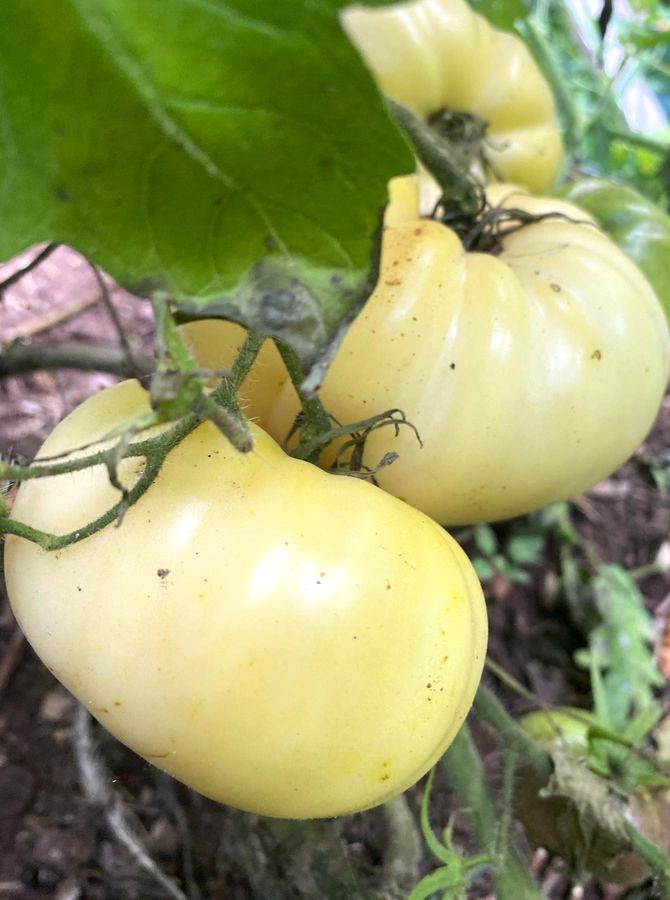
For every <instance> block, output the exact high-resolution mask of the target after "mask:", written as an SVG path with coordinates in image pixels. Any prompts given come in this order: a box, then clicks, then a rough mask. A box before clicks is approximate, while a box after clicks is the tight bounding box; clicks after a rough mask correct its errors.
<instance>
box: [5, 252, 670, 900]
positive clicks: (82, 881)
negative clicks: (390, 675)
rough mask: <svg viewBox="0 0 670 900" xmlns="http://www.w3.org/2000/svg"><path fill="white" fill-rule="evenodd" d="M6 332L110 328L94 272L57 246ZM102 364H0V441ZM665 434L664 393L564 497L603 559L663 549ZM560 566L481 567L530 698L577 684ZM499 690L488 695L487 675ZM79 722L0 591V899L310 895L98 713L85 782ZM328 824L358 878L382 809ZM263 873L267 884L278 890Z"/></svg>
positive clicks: (57, 413) (281, 852)
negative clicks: (648, 419)
mask: <svg viewBox="0 0 670 900" xmlns="http://www.w3.org/2000/svg"><path fill="white" fill-rule="evenodd" d="M29 258H30V254H26V255H24V257H23V258H22V259H21V260H18V261H12V262H11V263H8V264H7V265H5V266H4V267H0V281H1V280H2V279H3V278H5V277H7V275H8V274H10V272H11V271H13V270H14V269H15V268H16V267H17V265H19V264H21V263H23V264H25V262H26V261H27V260H28V259H29ZM112 298H113V301H114V303H115V306H116V308H117V310H118V313H119V316H120V318H121V321H122V322H123V325H124V328H125V329H126V331H127V333H128V334H129V335H130V336H131V339H132V341H133V342H134V344H135V346H137V347H138V349H139V348H143V349H145V350H150V347H151V331H152V325H151V315H150V310H149V308H148V304H146V302H144V301H141V300H138V299H137V298H134V297H132V296H130V295H128V294H126V293H124V292H122V291H120V290H117V289H113V290H112ZM16 337H26V338H27V339H29V340H31V341H32V342H34V343H35V342H39V341H45V340H48V341H54V340H57V339H61V338H68V339H86V340H89V341H90V340H95V341H101V342H107V343H110V342H114V341H115V340H116V332H115V328H114V325H113V323H112V321H111V319H110V317H109V314H108V312H107V310H106V309H105V307H104V305H102V304H101V303H100V302H99V287H98V285H97V283H96V281H95V279H94V277H93V275H92V272H91V270H90V268H89V267H88V264H87V263H86V262H85V261H84V260H82V259H81V258H80V257H79V256H78V255H77V254H75V253H74V252H73V251H70V250H66V249H64V248H60V249H58V250H57V251H56V252H55V253H54V254H53V255H52V256H51V257H49V258H48V259H47V260H46V261H45V262H43V263H42V264H41V265H40V266H39V267H38V268H36V269H35V270H34V271H32V272H31V273H30V274H28V275H26V276H25V277H24V278H23V279H21V281H19V282H18V283H17V284H15V285H14V286H12V288H11V289H9V290H8V291H6V292H5V296H4V300H1V299H0V344H2V343H5V342H7V341H8V340H10V339H12V338H16ZM112 380H114V379H112V378H111V377H109V376H106V375H99V374H92V373H83V372H74V371H58V372H55V371H53V372H40V373H35V374H31V375H28V376H25V377H20V378H18V377H13V378H7V379H4V380H0V453H2V454H3V455H5V456H6V455H8V454H10V455H11V456H12V457H14V458H19V459H20V458H30V457H31V456H32V455H33V454H34V452H35V451H36V450H37V448H38V447H39V444H40V442H41V441H42V439H43V438H44V436H45V435H46V434H47V433H48V432H49V430H50V429H51V428H52V427H53V426H54V425H55V424H56V422H58V421H59V420H60V419H61V418H62V417H63V415H65V414H66V413H67V412H68V411H69V410H70V409H71V408H72V407H74V406H75V405H76V404H77V403H79V402H80V401H81V400H82V399H83V398H84V397H86V396H87V395H89V394H91V393H93V392H95V391H97V390H99V389H100V388H101V387H102V386H104V385H105V384H108V383H110V382H111V381H112ZM669 448H670V398H668V397H666V401H665V403H664V405H663V408H662V410H661V413H660V416H659V420H658V422H657V425H656V427H655V429H654V431H653V432H652V434H651V435H650V436H649V438H648V440H647V441H646V442H645V444H644V446H643V447H642V448H641V449H640V451H639V452H638V453H637V454H636V456H635V457H634V459H632V460H631V461H630V462H628V463H627V464H626V465H625V466H624V467H623V469H622V470H621V471H620V472H618V473H616V474H615V475H614V476H612V478H610V479H608V480H607V481H606V482H604V483H602V484H600V485H598V486H597V487H596V488H595V489H594V490H593V491H591V492H589V493H588V494H587V495H585V496H583V497H581V498H578V499H577V501H576V505H575V512H574V516H575V521H576V522H577V524H578V527H579V529H580V530H581V532H582V533H583V535H584V536H585V537H586V538H587V539H588V540H589V541H590V542H592V544H593V546H594V547H595V548H596V550H597V552H598V553H599V554H600V556H601V557H602V558H603V559H606V560H608V561H612V562H618V563H621V564H622V565H624V566H625V567H627V568H629V569H639V568H640V567H646V566H647V565H648V564H649V563H651V562H653V561H654V560H657V559H659V558H660V559H661V560H662V559H667V556H668V553H669V552H670V544H669V543H668V541H669V536H670V479H669V480H668V483H667V485H666V487H665V492H664V491H662V490H659V487H658V485H657V484H656V483H655V482H654V480H653V478H652V474H651V473H652V469H653V468H654V467H656V469H657V471H661V472H662V471H663V466H664V465H665V466H666V467H668V466H670V451H669ZM514 527H515V523H509V524H504V525H502V526H498V527H496V532H497V534H498V536H499V538H500V539H501V540H504V539H505V535H506V534H508V533H510V529H513V528H514ZM468 549H471V548H468ZM558 571H559V569H558V560H557V555H556V552H555V548H552V546H551V545H550V546H549V548H548V551H547V552H546V553H545V554H544V555H543V557H542V561H541V563H540V564H538V565H535V566H533V567H531V569H530V574H531V580H530V582H529V583H528V584H525V585H522V586H520V585H518V584H515V583H513V582H512V581H510V580H508V579H507V578H506V577H503V576H502V575H498V576H496V577H494V578H493V579H492V580H491V581H489V582H488V583H487V599H488V603H489V613H490V622H491V642H490V655H491V657H492V658H493V659H494V660H496V661H497V662H498V663H499V664H500V665H502V666H503V667H504V668H506V669H507V670H508V672H509V673H511V674H512V675H514V676H515V677H516V678H517V679H518V680H519V681H521V682H522V684H524V685H525V686H526V687H527V688H528V689H529V690H531V691H533V692H535V693H536V694H537V695H539V696H540V697H541V698H542V699H543V700H545V701H548V702H551V703H569V704H586V703H588V693H587V692H588V683H587V680H586V678H585V676H584V673H583V672H580V671H579V670H578V669H576V668H575V666H574V664H573V653H574V651H575V650H576V649H578V648H579V647H581V646H583V644H584V639H583V636H582V635H581V634H580V633H579V632H578V631H577V630H576V629H575V627H574V626H573V625H571V624H570V621H569V619H568V617H567V615H566V611H565V609H564V607H563V605H562V604H561V603H560V602H558V601H556V599H555V597H556V591H555V586H556V584H557V580H558V578H559V575H558ZM639 584H640V587H641V589H642V591H643V593H644V596H645V600H646V602H647V604H648V607H649V609H650V610H652V611H654V613H655V621H656V628H657V633H656V639H657V647H656V652H657V657H658V661H659V665H660V666H661V667H662V669H663V671H664V674H666V675H667V674H668V671H669V670H670V652H669V651H668V650H667V649H665V647H666V642H667V618H668V614H669V613H670V580H669V578H668V575H667V574H662V573H661V574H659V573H658V572H657V571H651V572H649V574H647V575H646V576H645V577H640V580H639ZM0 590H1V589H0ZM498 690H499V691H500V692H501V694H503V689H502V687H501V686H498ZM504 697H505V700H506V702H507V703H508V706H509V707H510V708H511V709H512V710H513V711H514V712H520V711H524V710H525V709H527V708H529V704H528V703H527V702H526V701H524V700H519V699H518V697H515V696H514V695H512V694H509V693H504ZM85 724H86V723H85V721H83V720H82V717H81V715H80V714H79V713H78V706H77V703H76V701H75V700H74V699H73V698H72V697H71V696H70V695H69V694H68V693H67V691H65V689H64V688H62V687H61V686H60V685H59V684H58V683H57V682H56V681H55V680H54V678H53V677H52V676H51V675H50V674H49V672H48V671H47V670H46V669H45V668H44V666H42V665H41V663H40V662H39V661H38V660H37V659H36V657H35V656H34V654H33V653H32V651H31V649H30V647H29V646H28V645H27V644H26V642H25V641H24V640H23V638H22V636H21V634H20V632H19V631H18V629H17V627H16V625H15V623H14V621H13V618H12V615H11V612H10V609H9V606H8V604H7V601H6V598H5V597H4V595H0V900H3V898H11V900H44V898H54V900H79V898H84V900H118V898H128V900H134V898H138V900H150V898H157V900H158V898H164V897H171V896H180V894H179V893H176V892H175V890H176V891H180V892H181V896H185V897H188V898H190V900H197V898H203V900H282V898H283V897H286V898H302V897H315V898H319V897H320V896H321V894H319V889H318V887H314V886H310V884H309V883H308V882H309V878H308V877H307V876H306V875H305V873H304V872H302V871H301V868H300V867H301V863H300V860H299V859H297V858H296V857H295V855H294V856H293V857H291V855H290V850H287V845H286V843H285V842H284V844H282V839H281V836H279V837H278V836H277V834H273V835H272V836H271V837H270V836H268V832H267V831H263V827H262V826H261V823H259V821H258V820H257V819H256V818H255V817H253V816H247V815H245V814H241V813H237V812H235V811H231V810H228V809H226V808H225V807H222V806H220V805H217V804H215V803H212V802H210V801H207V800H204V799H203V798H201V797H199V796H198V795H197V794H195V793H194V792H192V791H189V790H187V789H186V788H183V787H182V786H181V785H175V784H174V783H173V782H171V781H170V780H169V779H168V778H167V777H165V776H161V775H160V774H159V773H157V771H156V770H154V769H153V768H151V767H150V766H148V765H147V764H146V763H144V762H143V761H142V760H140V759H139V758H138V757H136V756H135V755H134V754H132V753H131V752H130V751H128V750H126V749H125V748H124V747H123V746H121V745H120V744H118V743H117V742H116V741H114V740H113V739H112V738H110V737H108V736H106V735H105V733H104V732H102V730H101V729H99V728H97V726H95V728H93V730H92V735H93V740H94V744H95V748H94V751H93V755H92V759H93V762H94V764H96V765H97V767H98V768H97V769H96V771H97V776H98V777H99V779H100V782H101V785H100V784H99V785H98V793H97V794H96V792H95V789H94V788H93V787H92V786H91V784H90V783H87V782H86V780H85V779H84V778H83V777H82V774H81V766H82V764H85V762H86V759H85V757H86V753H87V750H86V747H87V744H86V737H87V735H88V732H82V727H83V726H84V725H85ZM88 728H89V729H91V728H92V726H90V725H89V726H88ZM77 736H78V737H77ZM88 736H90V735H88ZM487 742H488V744H489V745H490V747H488V748H487ZM482 747H483V749H484V751H485V752H487V749H488V753H487V757H486V758H487V762H488V763H490V764H491V766H492V768H495V765H496V753H497V750H496V748H495V747H494V746H493V744H492V743H491V741H490V739H488V738H487V735H485V734H484V735H482ZM89 749H90V748H89ZM82 757H84V759H83V761H82ZM89 762H90V760H89ZM419 798H420V793H419V791H418V790H416V789H415V790H414V791H413V792H410V794H409V803H410V807H411V808H413V809H415V810H416V808H417V805H418V802H419ZM119 805H120V808H122V809H123V812H124V816H126V817H127V818H129V819H130V820H131V822H132V823H134V827H135V828H136V830H137V832H138V834H139V835H140V837H141V841H140V847H139V849H138V847H137V846H131V844H132V842H131V843H130V844H129V842H127V841H126V842H125V843H124V840H123V836H122V834H121V833H120V831H119V829H118V827H114V823H113V817H114V809H117V808H118V807H119ZM451 807H452V804H451V800H450V798H449V795H448V794H447V792H446V788H445V787H444V785H439V784H438V789H437V792H436V795H435V801H434V815H435V819H436V821H441V822H442V823H446V820H447V818H448V816H449V813H450V811H451ZM459 834H460V829H458V828H457V831H456V836H457V837H458V836H459ZM341 836H342V838H343V841H344V845H345V848H346V852H347V855H348V858H349V860H350V861H351V863H352V865H353V866H354V869H355V870H356V871H357V872H358V873H359V874H360V875H362V876H364V877H367V878H369V879H371V880H374V878H375V874H376V872H377V870H379V869H380V867H381V865H382V861H383V857H384V850H385V845H386V841H387V831H386V824H385V820H384V819H383V818H382V817H381V816H380V814H379V813H378V812H377V813H375V812H373V813H366V814H361V815H359V816H354V817H351V818H350V819H347V820H346V821H345V822H344V823H343V824H342V828H341ZM142 853H144V854H145V856H144V857H143V856H142ZM533 864H534V866H535V868H536V871H537V872H538V875H539V877H540V880H541V881H542V883H543V891H544V892H545V895H546V896H547V897H549V898H556V900H557V898H562V897H568V896H573V897H575V898H577V897H580V896H581V897H585V898H596V897H608V898H614V897H616V896H618V892H617V891H615V890H613V889H603V888H601V887H600V886H598V885H597V884H595V883H593V882H592V883H590V884H587V885H586V886H585V887H584V888H583V890H582V889H578V890H575V889H574V886H572V885H571V884H570V882H569V879H567V877H566V876H565V875H564V873H563V870H562V868H561V865H560V863H558V862H557V861H554V860H552V859H551V858H550V857H549V856H548V855H547V854H545V853H542V852H541V851H535V852H534V855H533ZM152 865H153V866H154V867H155V868H154V869H152ZM421 865H422V868H423V869H424V870H425V871H427V870H429V869H430V866H431V864H430V862H429V861H428V859H427V858H426V859H425V860H423V862H422V864H421ZM261 872H262V873H264V874H261ZM161 873H162V874H161ZM161 879H162V880H161ZM166 879H167V880H166ZM273 879H274V881H273ZM268 884H282V885H283V887H282V888H281V891H280V893H281V896H280V893H278V892H277V891H279V889H276V890H275V891H274V892H273V890H272V889H271V888H269V887H268V886H267V885H268ZM580 890H581V893H580ZM571 891H572V893H571ZM473 896H475V895H474V894H473ZM477 896H480V894H477ZM640 896H644V895H643V894H642V895H640ZM649 896H651V894H649ZM324 900H327V898H325V897H324Z"/></svg>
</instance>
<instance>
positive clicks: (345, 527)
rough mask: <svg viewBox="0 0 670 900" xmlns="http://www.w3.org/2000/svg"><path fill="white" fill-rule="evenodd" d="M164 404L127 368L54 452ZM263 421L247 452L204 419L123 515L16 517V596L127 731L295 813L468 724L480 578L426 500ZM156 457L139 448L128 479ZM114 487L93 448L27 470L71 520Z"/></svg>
mask: <svg viewBox="0 0 670 900" xmlns="http://www.w3.org/2000/svg"><path fill="white" fill-rule="evenodd" d="M146 410H147V398H146V394H145V392H144V391H143V389H141V388H140V387H139V385H138V384H137V383H136V382H125V383H123V384H121V385H118V386H116V387H113V388H111V389H109V390H107V391H104V392H102V393H99V394H97V395H95V396H94V397H92V398H90V399H89V400H87V401H86V402H85V403H84V404H83V405H82V406H80V407H79V408H78V409H76V410H75V411H74V412H73V413H72V414H71V415H70V416H69V417H68V418H66V419H65V420H64V421H63V422H62V423H61V424H60V425H58V426H57V428H56V429H55V431H54V432H53V434H52V435H51V436H50V437H49V438H48V440H47V441H46V443H45V444H44V446H43V447H42V450H41V455H43V456H44V455H49V456H51V455H53V454H57V453H63V452H66V451H68V450H70V449H72V448H74V447H79V446H81V445H83V444H85V443H87V442H89V441H91V440H94V439H96V438H99V437H101V436H102V435H104V434H106V433H108V432H109V430H110V429H112V428H115V427H116V426H119V425H121V424H122V423H123V422H125V421H127V419H128V417H129V416H135V415H137V414H138V413H142V412H145V411H146ZM254 438H255V445H254V449H253V450H252V451H251V452H250V453H248V454H240V453H238V452H236V451H235V450H234V449H233V448H232V447H231V446H230V445H229V443H228V442H227V441H226V440H225V439H224V438H223V437H222V436H221V434H220V433H219V432H218V431H217V429H216V428H215V427H214V426H212V425H211V424H210V423H205V424H202V425H200V426H199V427H198V428H197V429H196V430H195V431H193V432H192V433H191V434H190V435H189V436H188V437H187V438H185V439H184V440H183V441H182V442H181V443H180V444H179V445H178V446H177V447H176V448H175V449H174V450H173V451H172V452H171V453H170V454H169V455H168V457H167V459H166V461H165V463H164V465H163V467H162V469H161V471H160V473H159V475H158V477H157V479H156V481H155V482H154V483H153V484H152V485H151V487H150V488H149V490H148V491H147V493H146V494H144V496H143V497H142V498H141V499H140V500H139V501H138V502H137V503H136V504H135V505H134V506H132V507H131V508H130V509H129V510H128V511H127V513H126V515H125V517H124V519H123V522H122V523H121V525H120V526H119V527H113V526H110V527H107V528H105V529H103V530H102V531H100V532H98V533H96V534H94V535H93V536H90V537H88V538H86V539H84V540H82V541H81V542H79V543H76V544H73V545H70V546H68V547H66V548H65V549H63V550H60V551H56V552H51V553H49V552H46V551H44V550H42V549H40V548H39V547H38V546H36V545H35V544H32V543H29V542H28V541H27V540H24V539H22V538H18V537H8V538H7V542H6V551H5V571H6V578H7V585H8V590H9V596H10V600H11V603H12V607H13V609H14V612H15V614H16V617H17V620H18V621H19V623H20V625H21V627H22V628H23V630H24V632H25V634H26V636H27V638H28V640H29V641H30V642H31V644H32V645H33V647H34V649H35V650H36V652H37V654H38V655H39V656H40V657H41V659H42V660H43V661H44V663H45V664H46V665H47V666H48V667H49V669H50V670H51V671H52V672H53V673H54V675H55V676H56V677H57V678H58V679H59V680H60V681H62V683H63V684H64V685H65V686H66V687H68V688H69V689H70V690H71V691H72V693H73V694H74V695H75V696H77V697H78V698H79V699H80V700H81V701H82V702H83V703H84V704H85V705H86V707H87V708H88V709H89V711H90V712H91V713H92V714H93V715H94V716H95V717H96V718H97V719H98V720H99V721H100V722H101V723H102V724H103V725H104V726H105V727H106V728H107V729H108V730H109V731H111V732H112V733H113V734H114V735H116V736H117V737H118V738H119V739H120V740H121V741H123V742H124V743H125V744H127V745H128V746H129V747H131V748H132V749H133V750H135V751H136V752H137V753H139V754H140V755H141V756H143V757H145V759H147V760H149V761H150V762H152V763H153V764H154V765H156V766H158V767H159V768H161V769H164V770H165V771H166V772H169V773H170V774H172V775H174V776H175V777H176V778H178V779H180V780H181V781H183V782H185V783H186V784H188V785H190V786H191V787H193V788H195V789H196V790H198V791H200V792H201V793H203V794H205V795H207V796H209V797H213V798H214V799H216V800H219V801H222V802H225V803H228V804H231V805H233V806H236V807H239V808H241V809H245V810H250V811H253V812H256V813H260V814H264V815H269V816H281V817H289V818H308V817H315V816H335V815H340V814H344V813H348V812H351V811H355V810H360V809H364V808H366V807H370V806H373V805H375V804H378V803H381V802H383V801H385V800H387V799H388V798H390V797H392V796H394V795H396V794H398V793H400V792H401V791H403V790H405V789H406V788H407V787H409V786H410V785H411V784H413V783H414V782H415V781H416V780H417V779H418V778H419V777H420V776H421V775H422V774H423V773H424V772H426V771H427V770H428V768H430V766H432V765H433V763H434V762H435V761H436V760H437V759H438V758H439V756H440V755H441V754H442V753H443V752H444V750H445V749H446V747H447V746H448V744H449V743H450V741H451V740H452V738H453V736H454V735H455V733H456V731H457V730H458V728H459V727H460V725H461V723H462V721H463V719H464V717H465V715H466V713H467V711H468V709H469V707H470V705H471V702H472V699H473V696H474V693H475V690H476V687H477V684H478V682H479V678H480V675H481V669H482V665H483V660H484V655H485V650H486V637H487V624H486V612H485V606H484V602H483V597H482V592H481V588H480V586H479V583H478V581H477V578H476V576H475V574H474V570H473V569H472V566H471V565H470V563H469V561H468V559H467V557H466V556H465V555H464V553H463V552H462V550H461V549H460V548H459V546H458V545H457V544H456V543H455V542H454V541H453V540H452V539H451V538H450V537H449V536H448V535H447V533H446V532H445V531H443V530H442V529H441V528H439V527H438V526H437V525H436V524H435V523H434V522H432V521H430V520H429V519H428V518H427V517H425V516H423V515H422V514H421V513H419V512H417V511H415V510H413V509H410V508H409V507H407V506H406V505H405V504H402V503H400V502H399V501H397V500H396V499H395V498H393V497H391V496H389V495H388V494H385V493H383V492H382V491H379V490H378V489H376V488H374V487H372V486H370V485H369V484H366V483H363V482H361V481H359V480H358V479H354V478H347V477H338V476H333V475H328V474H326V473H324V472H323V471H321V470H320V469H319V468H318V467H316V466H313V465H310V464H308V463H304V462H299V461H296V460H293V459H291V458H289V457H287V456H286V455H285V454H284V452H283V451H282V450H281V449H280V448H279V447H278V446H277V445H276V444H275V442H274V441H273V440H272V439H271V438H269V437H268V436H267V435H266V434H264V433H263V432H262V431H261V430H260V429H257V428H254ZM142 462H143V461H142V460H141V459H139V460H138V459H132V460H126V461H124V462H123V464H122V466H121V478H122V479H123V481H124V483H126V484H128V485H130V484H131V483H133V481H134V480H135V479H136V478H137V477H138V473H139V471H140V469H141V466H142ZM117 498H118V492H117V491H116V490H115V489H114V488H113V487H112V486H111V485H110V483H109V480H108V477H107V473H106V470H105V469H104V468H103V467H102V466H97V467H95V468H90V469H85V470H83V471H80V472H77V473H76V474H67V475H60V476H56V477H49V478H45V479H36V480H33V481H28V482H25V483H24V484H23V485H22V486H21V488H20V490H19V492H18V495H17V498H16V501H15V504H14V508H13V515H14V516H15V517H16V518H17V519H20V520H21V521H24V522H27V523H29V524H30V525H32V526H35V527H38V528H41V529H45V530H49V531H52V532H57V533H67V532H69V531H70V530H72V529H76V528H77V527H80V526H83V525H84V524H85V523H87V522H88V521H91V520H92V519H93V518H94V517H96V516H98V515H99V514H101V513H102V512H103V511H104V510H105V509H107V508H108V507H109V506H110V505H111V504H112V503H114V502H115V501H116V500H117Z"/></svg>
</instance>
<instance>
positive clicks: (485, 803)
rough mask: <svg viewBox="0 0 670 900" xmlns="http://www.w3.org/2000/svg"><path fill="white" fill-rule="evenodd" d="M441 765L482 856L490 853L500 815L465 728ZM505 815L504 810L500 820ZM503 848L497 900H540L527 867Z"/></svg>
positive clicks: (497, 869) (496, 872)
mask: <svg viewBox="0 0 670 900" xmlns="http://www.w3.org/2000/svg"><path fill="white" fill-rule="evenodd" d="M442 762H443V765H444V767H445V769H446V770H447V775H448V776H449V781H450V782H451V785H452V787H453V789H454V791H455V792H456V795H457V796H458V799H459V801H460V804H461V806H463V807H464V808H466V809H468V810H469V811H470V818H471V822H472V830H473V832H474V835H475V839H476V840H477V843H478V844H479V847H480V848H481V849H482V850H483V851H484V852H485V853H488V852H491V853H493V852H494V851H495V848H496V845H497V844H498V841H499V833H500V824H499V823H500V818H501V814H500V812H499V811H498V810H497V809H496V807H495V805H494V803H493V800H492V799H491V795H490V793H489V789H488V785H487V782H486V776H485V774H484V769H483V766H482V761H481V758H480V756H479V753H478V751H477V748H476V747H475V744H474V741H473V740H472V737H471V735H470V731H469V729H468V727H467V725H464V726H463V728H461V730H460V731H459V733H458V734H457V736H456V738H455V740H454V742H453V743H452V745H451V747H449V749H448V750H447V752H446V753H445V755H444V756H443V757H442ZM505 815H506V813H505V811H504V810H503V819H504V818H505ZM506 849H507V852H506V854H505V856H504V857H502V858H500V859H497V861H496V863H497V864H496V865H495V866H494V868H493V882H494V885H495V891H496V892H495V896H496V897H497V898H498V900H520V898H521V897H523V898H524V900H541V897H542V895H541V894H540V892H539V890H538V889H537V887H536V885H535V884H534V882H533V878H532V875H531V874H530V871H529V869H528V867H527V866H526V865H524V863H523V861H522V859H521V857H520V856H519V854H518V853H517V852H516V850H515V849H514V848H512V847H508V848H506Z"/></svg>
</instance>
